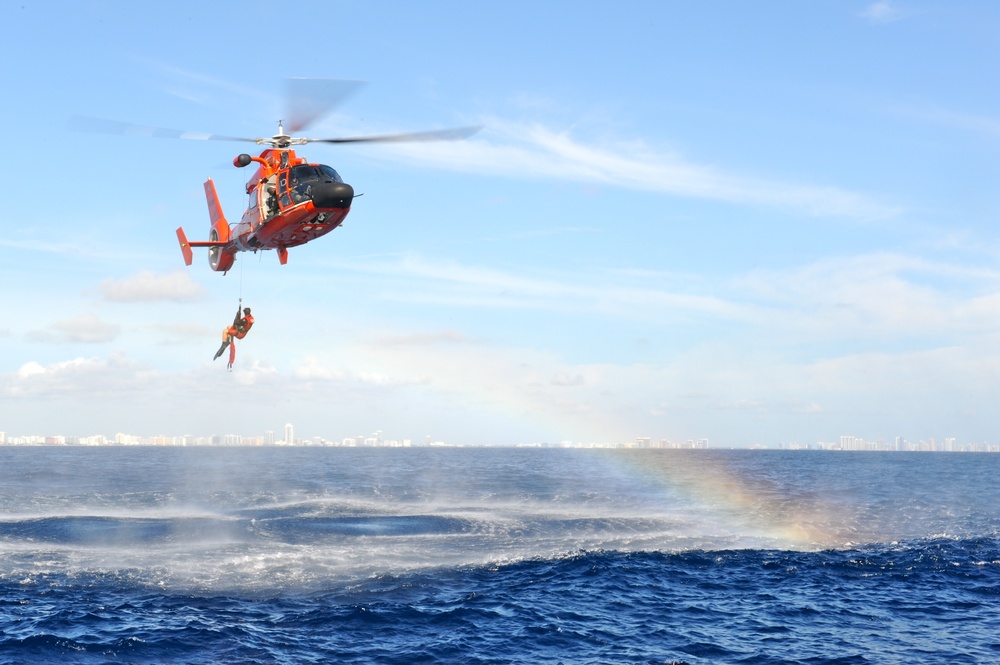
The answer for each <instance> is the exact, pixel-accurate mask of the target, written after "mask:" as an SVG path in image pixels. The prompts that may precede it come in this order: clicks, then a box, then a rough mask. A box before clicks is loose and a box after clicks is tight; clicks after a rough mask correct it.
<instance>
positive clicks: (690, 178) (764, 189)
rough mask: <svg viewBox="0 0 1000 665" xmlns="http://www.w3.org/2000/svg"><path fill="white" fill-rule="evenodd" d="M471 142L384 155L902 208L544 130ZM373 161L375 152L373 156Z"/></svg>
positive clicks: (771, 201) (504, 125)
mask: <svg viewBox="0 0 1000 665" xmlns="http://www.w3.org/2000/svg"><path fill="white" fill-rule="evenodd" d="M484 122H485V124H486V129H485V130H484V131H483V132H482V133H481V134H480V135H477V136H476V137H473V138H472V139H469V140H467V141H456V142H444V143H429V144H423V143H422V144H419V145H413V144H405V143H402V144H392V145H386V146H382V147H381V148H380V150H381V151H382V153H381V154H384V155H388V156H391V157H392V158H393V159H400V158H404V159H408V160H410V161H412V162H414V163H425V164H426V163H431V164H433V165H435V166H438V167H441V168H448V169H452V170H457V171H469V172H475V173H483V174H489V175H500V176H505V177H517V178H525V179H531V178H555V179H560V180H571V181H575V182H585V183H597V184H604V185H612V186H617V187H624V188H627V189H636V190H643V191H651V192H659V193H663V194H669V195H674V196H683V197H691V198H698V199H710V200H718V201H727V202H730V203H737V204H744V205H753V206H764V207H773V208H781V209H787V210H792V211H795V212H798V213H801V214H806V215H810V216H832V217H848V218H855V219H862V220H870V219H879V218H885V217H890V216H894V215H896V214H898V213H899V212H900V209H899V208H898V207H896V206H893V205H889V204H886V203H882V202H879V201H877V200H874V199H871V198H870V197H868V196H866V195H864V194H859V193H856V192H852V191H849V190H845V189H842V188H839V187H836V186H830V185H809V184H800V183H793V182H782V181H777V180H770V179H762V178H758V177H754V176H747V175H741V174H736V173H729V172H727V171H725V170H724V169H720V168H717V167H713V166H708V165H704V164H698V163H697V162H693V161H689V160H687V159H685V158H684V157H682V156H680V155H676V154H664V153H660V152H656V151H654V150H651V149H649V148H648V147H647V146H646V145H645V144H643V143H641V142H620V143H615V144H606V145H590V144H587V143H583V142H581V141H579V140H576V139H574V138H573V137H571V136H570V135H569V134H568V133H565V132H557V131H554V130H552V129H549V128H547V127H544V126H542V125H539V124H532V125H519V124H516V123H513V122H509V121H505V120H502V119H499V118H488V119H486V120H485V121H484ZM373 153H374V151H373Z"/></svg>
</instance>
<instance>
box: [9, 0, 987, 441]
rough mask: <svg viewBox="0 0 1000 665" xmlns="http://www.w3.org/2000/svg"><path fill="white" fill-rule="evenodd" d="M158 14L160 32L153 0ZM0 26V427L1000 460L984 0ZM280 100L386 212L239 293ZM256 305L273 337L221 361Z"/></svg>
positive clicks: (404, 9)
mask: <svg viewBox="0 0 1000 665" xmlns="http://www.w3.org/2000/svg"><path fill="white" fill-rule="evenodd" d="M147 4H148V6H147ZM3 11H4V17H5V23H6V24H7V33H8V34H7V38H6V39H5V40H4V42H3V43H2V44H0V54H2V56H3V59H4V61H5V62H6V63H7V65H8V66H7V67H6V68H5V72H4V74H3V77H4V79H5V80H4V84H5V85H4V90H5V102H4V104H3V105H2V106H0V114H2V116H3V126H4V127H6V129H7V134H8V140H7V155H8V158H7V159H8V162H9V164H10V166H11V167H12V168H9V169H8V173H9V174H10V178H9V179H8V189H7V191H8V198H7V200H6V202H5V205H4V206H2V208H0V224H2V228H3V233H2V234H0V248H2V249H3V256H4V260H3V261H2V262H0V283H2V286H0V289H2V293H3V302H4V303H5V306H6V307H5V310H6V311H5V314H6V315H5V316H4V317H3V318H2V319H0V348H3V353H2V355H0V397H2V399H0V431H5V432H7V433H8V434H9V435H26V434H42V435H45V434H60V433H61V434H72V435H80V436H84V435H90V434H97V433H103V434H106V435H112V434H114V433H115V432H118V431H124V432H130V433H135V434H143V435H155V434H168V435H180V434H195V435H211V434H222V433H237V434H244V435H258V434H260V433H262V432H264V431H267V430H274V431H276V432H280V431H281V429H282V427H283V425H284V423H286V422H292V423H294V424H295V426H296V433H297V435H299V436H305V437H311V436H323V437H326V438H334V439H337V438H340V437H344V436H352V435H356V434H367V433H370V432H373V431H375V430H377V429H381V430H383V432H384V433H385V436H387V437H389V438H399V439H402V438H411V439H414V440H422V439H423V438H424V437H425V436H430V437H432V438H433V439H435V440H445V441H449V442H452V443H467V444H506V443H518V442H530V441H560V440H572V441H577V442H609V441H629V440H633V439H635V438H636V437H639V436H649V437H652V438H654V439H669V440H672V441H677V440H686V439H692V438H693V439H698V438H708V439H709V441H710V444H711V445H714V446H746V445H752V444H769V445H776V444H779V443H789V442H798V443H811V442H814V441H828V440H836V439H837V438H838V437H839V436H840V435H841V434H852V435H855V436H861V437H865V438H869V439H877V438H885V439H892V438H894V437H896V436H902V437H905V438H907V439H910V440H912V441H917V440H920V439H926V438H928V437H937V438H938V439H943V438H945V437H949V436H954V437H956V438H957V439H958V440H959V441H961V442H981V441H996V440H997V439H1000V410H997V409H996V408H995V406H994V401H995V396H996V395H997V394H998V390H1000V270H998V265H1000V230H998V228H997V223H996V222H997V219H998V216H1000V195H998V190H997V187H996V183H997V182H998V181H1000V99H998V93H997V86H996V84H995V80H994V79H995V76H993V75H992V68H993V64H994V63H996V62H998V61H1000V7H998V6H996V5H995V4H994V3H990V2H963V3H949V2H917V1H913V2H907V1H905V0H899V1H891V2H874V3H873V2H866V1H861V2H845V1H843V0H830V1H826V2H824V1H819V2H808V3H793V2H773V3H744V2H705V3H689V2H625V3H620V4H619V5H615V6H614V7H611V6H609V5H607V3H590V2H581V1H577V2H556V1H553V2H544V3H538V2H517V1H514V2H502V3H501V2H482V3H469V2H427V3H404V2H379V1H375V2H372V1H368V0H366V1H364V2H361V1H358V2H298V3H292V4H287V5H280V4H278V5H276V4H274V3H264V2H241V3H191V2H186V1H183V0H182V1H180V2H174V3H169V4H163V3H126V2H79V3H72V4H71V5H70V6H66V5H65V4H64V3H56V2H36V1H33V0H21V1H20V2H15V3H13V4H8V5H7V6H6V7H5V9H4V10H3ZM287 77H316V78H341V79H352V80H361V81H365V82H367V83H366V85H365V86H364V87H363V88H362V89H361V90H360V91H359V92H358V93H357V94H355V95H353V96H352V97H351V98H350V99H348V100H347V101H345V103H343V104H342V105H340V106H339V107H338V108H337V109H336V111H335V112H334V113H332V114H330V115H329V116H327V117H326V118H324V119H323V120H322V121H320V122H318V123H317V124H315V125H314V126H313V127H311V128H310V130H309V132H308V134H309V135H313V136H350V135H359V134H365V135H366V134H372V133H381V132H405V131H419V130H429V129H439V128H446V127H452V126H462V125H469V124H482V125H483V126H484V129H483V130H482V131H481V132H480V133H478V134H477V135H476V136H474V137H473V138H471V139H469V140H467V141H462V142H455V143H438V144H426V143H419V144H395V145H379V146H373V145H365V146H323V145H310V146H306V147H305V148H304V149H301V150H300V151H299V153H300V154H301V155H305V156H306V157H308V158H309V159H310V160H312V161H317V162H322V163H326V164H330V165H332V166H334V167H335V168H336V169H337V170H338V171H339V172H340V173H341V175H342V176H343V177H344V179H345V180H346V181H347V182H349V183H351V184H352V185H353V186H354V188H355V190H356V191H357V192H359V193H363V194H364V196H362V197H361V198H359V199H357V201H356V203H355V205H354V206H353V208H352V211H351V213H350V216H349V217H348V218H347V221H346V223H345V224H344V226H343V227H342V228H340V229H338V230H336V231H335V232H334V233H332V234H331V235H329V236H327V237H325V238H323V239H321V240H319V241H317V242H314V243H311V244H309V245H306V246H304V247H300V248H295V249H293V250H291V251H290V257H289V263H288V265H286V266H280V265H279V264H278V260H277V257H276V255H275V254H274V253H273V252H265V253H260V254H257V255H252V254H247V255H241V256H240V258H239V260H238V261H237V264H236V266H235V267H234V269H233V270H232V271H231V272H230V273H229V274H228V275H226V276H222V275H220V274H217V273H213V272H211V271H210V270H209V269H208V266H207V259H206V258H205V256H204V254H203V253H201V254H199V255H198V256H196V258H195V264H194V265H193V266H191V267H190V268H187V267H185V266H184V265H183V262H182V258H181V254H180V250H179V249H178V247H177V244H176V239H175V237H174V229H175V228H176V227H177V226H178V225H183V226H184V227H185V229H186V230H187V233H188V236H189V237H190V238H192V239H194V238H202V237H204V236H205V235H206V234H207V229H208V214H207V211H206V207H205V201H204V194H203V190H202V183H203V182H204V180H205V179H206V178H209V177H210V178H212V179H213V180H215V182H216V186H217V188H218V190H219V193H220V196H221V199H222V204H223V208H224V209H225V211H226V213H227V216H228V217H229V219H230V221H236V220H238V219H239V217H240V215H241V213H242V210H243V207H244V205H245V203H246V201H245V197H244V196H243V195H242V188H243V183H244V180H245V178H246V177H247V175H248V174H247V173H246V172H244V171H240V170H238V169H235V168H233V167H232V166H231V161H232V159H233V157H234V156H235V155H236V154H238V153H239V152H243V151H245V150H247V149H248V148H247V147H244V146H241V145H240V144H230V143H221V142H197V141H178V140H163V139H152V138H137V137H130V136H106V135H96V134H88V133H74V132H71V131H69V129H68V127H67V122H68V119H69V118H70V117H71V116H73V115H78V114H79V115H89V116H97V117H102V118H109V119H114V120H121V121H127V122H131V123H136V124H142V125H150V126H157V127H168V128H175V129H184V130H192V131H203V132H212V133H219V134H227V135H235V136H269V135H271V134H273V133H274V131H275V130H276V123H277V120H279V119H280V118H281V117H282V116H283V114H284V113H285V107H284V103H283V100H282V90H283V80H284V79H285V78H287ZM241 296H242V298H243V301H244V304H246V305H249V306H251V307H253V310H254V314H255V315H256V317H257V325H256V326H255V328H254V329H253V331H252V332H251V334H250V335H248V337H247V338H246V339H245V340H243V341H242V342H241V343H240V344H239V348H238V358H237V365H236V367H235V368H234V371H233V372H232V373H227V372H226V370H225V365H224V364H223V362H222V361H221V360H220V361H217V362H214V363H213V362H212V360H211V356H212V354H213V353H214V351H215V349H216V348H217V346H218V339H219V332H220V330H221V328H222V327H223V326H224V325H225V324H226V323H227V322H228V321H229V320H231V318H232V314H233V312H234V311H235V309H236V305H237V304H238V302H239V299H240V297H241Z"/></svg>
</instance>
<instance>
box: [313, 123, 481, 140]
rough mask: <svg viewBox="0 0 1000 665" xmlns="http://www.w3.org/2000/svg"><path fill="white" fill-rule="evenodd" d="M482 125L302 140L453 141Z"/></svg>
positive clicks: (469, 134)
mask: <svg viewBox="0 0 1000 665" xmlns="http://www.w3.org/2000/svg"><path fill="white" fill-rule="evenodd" d="M482 128H483V127H482V125H476V126H474V127H456V128H454V129H439V130H436V131H431V132H410V133H408V134H382V135H379V136H356V137H353V138H341V139H303V140H304V141H306V142H308V143H402V142H404V141H455V140H457V139H464V138H468V137H470V136H472V135H473V134H475V133H476V132H478V131H479V130H480V129H482Z"/></svg>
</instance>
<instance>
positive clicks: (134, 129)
mask: <svg viewBox="0 0 1000 665" xmlns="http://www.w3.org/2000/svg"><path fill="white" fill-rule="evenodd" d="M69 128H70V130H72V131H76V132H90V133H92V134H118V135H124V136H142V137H153V138H157V139H187V140H191V141H240V142H246V143H256V141H257V139H249V138H244V137H240V136H225V135H223V134H207V133H205V132H188V131H182V130H179V129H166V128H164V127H147V126H145V125H135V124H132V123H130V122H119V121H118V120H106V119H104V118H91V117H89V116H80V115H75V116H73V117H71V118H70V119H69Z"/></svg>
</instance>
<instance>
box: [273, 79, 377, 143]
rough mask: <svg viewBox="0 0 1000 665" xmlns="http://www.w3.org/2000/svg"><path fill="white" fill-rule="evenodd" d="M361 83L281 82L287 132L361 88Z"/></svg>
mask: <svg viewBox="0 0 1000 665" xmlns="http://www.w3.org/2000/svg"><path fill="white" fill-rule="evenodd" d="M364 84H365V83H364V81H344V80H340V79H305V78H292V79H285V109H286V111H285V118H286V119H287V121H288V127H287V130H288V131H289V132H291V133H295V132H299V131H302V130H303V129H305V128H306V127H308V126H309V125H311V124H312V123H313V122H315V121H316V120H317V119H318V118H320V117H322V116H324V115H326V114H327V113H329V112H330V110H331V109H333V108H334V107H335V106H337V105H338V104H340V103H341V102H342V101H344V100H345V99H347V98H348V97H349V96H350V95H352V94H354V92H355V91H357V90H358V89H360V88H361V86H363V85H364Z"/></svg>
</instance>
